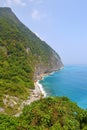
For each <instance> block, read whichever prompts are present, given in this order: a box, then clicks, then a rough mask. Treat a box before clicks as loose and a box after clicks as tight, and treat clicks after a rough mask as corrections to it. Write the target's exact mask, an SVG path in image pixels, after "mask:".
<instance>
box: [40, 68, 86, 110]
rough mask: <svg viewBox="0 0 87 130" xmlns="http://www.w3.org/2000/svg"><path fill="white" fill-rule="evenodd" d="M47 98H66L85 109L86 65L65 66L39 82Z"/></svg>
mask: <svg viewBox="0 0 87 130" xmlns="http://www.w3.org/2000/svg"><path fill="white" fill-rule="evenodd" d="M40 84H42V86H43V89H44V90H45V92H46V94H47V96H67V97H68V98H70V99H71V100H72V101H74V102H76V103H77V104H78V105H79V106H80V107H81V108H84V109H86V108H87V65H66V66H65V67H64V69H62V70H59V71H57V72H54V73H52V74H50V75H49V76H45V77H44V78H43V80H41V81H40Z"/></svg>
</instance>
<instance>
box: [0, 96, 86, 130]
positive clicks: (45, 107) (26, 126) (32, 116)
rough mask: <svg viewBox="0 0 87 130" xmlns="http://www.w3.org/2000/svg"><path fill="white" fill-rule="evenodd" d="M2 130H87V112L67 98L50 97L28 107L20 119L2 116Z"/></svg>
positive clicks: (0, 124)
mask: <svg viewBox="0 0 87 130" xmlns="http://www.w3.org/2000/svg"><path fill="white" fill-rule="evenodd" d="M0 130H87V111H85V110H82V109H80V108H79V107H78V106H77V105H76V104H75V103H73V102H71V101H70V100H69V99H68V98H66V97H62V98H58V97H55V98H53V97H50V98H46V99H42V100H40V101H36V102H33V103H32V104H31V105H30V106H26V107H25V108H24V110H23V114H22V115H21V116H20V117H11V116H7V115H3V114H0Z"/></svg>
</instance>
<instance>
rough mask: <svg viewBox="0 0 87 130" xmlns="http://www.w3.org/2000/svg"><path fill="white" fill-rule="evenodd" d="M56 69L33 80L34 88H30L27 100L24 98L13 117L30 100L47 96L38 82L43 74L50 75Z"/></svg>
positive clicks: (42, 77) (29, 102) (30, 101)
mask: <svg viewBox="0 0 87 130" xmlns="http://www.w3.org/2000/svg"><path fill="white" fill-rule="evenodd" d="M63 68H64V67H61V68H60V69H59V70H61V69H63ZM59 70H58V71H59ZM55 72H56V71H53V72H51V73H47V74H41V75H40V76H39V78H38V79H37V80H36V81H34V86H35V88H34V89H30V90H29V91H30V95H29V97H28V99H27V100H24V101H23V102H22V103H21V105H20V108H19V112H18V113H17V114H15V115H14V116H15V117H18V116H20V114H22V110H23V108H24V106H26V105H30V104H31V103H32V102H34V101H37V100H40V99H42V98H46V97H47V93H46V92H45V90H44V88H43V86H42V84H40V83H39V81H40V80H43V79H44V77H45V76H48V75H51V74H54V73H55Z"/></svg>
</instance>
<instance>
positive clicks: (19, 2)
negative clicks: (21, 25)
mask: <svg viewBox="0 0 87 130" xmlns="http://www.w3.org/2000/svg"><path fill="white" fill-rule="evenodd" d="M13 1H14V2H15V4H18V5H22V6H25V5H26V3H25V2H23V1H22V0H13Z"/></svg>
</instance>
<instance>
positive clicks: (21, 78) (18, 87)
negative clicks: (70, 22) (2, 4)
mask: <svg viewBox="0 0 87 130" xmlns="http://www.w3.org/2000/svg"><path fill="white" fill-rule="evenodd" d="M61 67H63V64H62V62H61V58H60V57H59V55H58V54H57V53H56V52H55V51H54V50H53V49H52V48H51V47H50V46H49V45H47V43H46V42H44V41H42V40H41V39H40V38H39V37H37V36H36V35H35V34H34V33H33V32H32V31H31V30H30V29H28V28H27V27H26V26H25V25H24V24H23V23H21V22H20V20H19V19H18V18H17V17H16V16H15V14H14V13H13V12H12V10H11V9H10V8H0V106H2V107H4V103H3V100H4V97H9V96H14V98H15V97H17V98H18V99H19V100H24V99H26V98H27V97H28V96H29V94H30V91H29V90H30V89H33V88H34V80H37V79H38V78H39V76H40V75H41V74H44V73H50V72H52V71H55V70H58V69H60V68H61ZM6 95H9V96H6ZM7 106H8V105H7Z"/></svg>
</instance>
